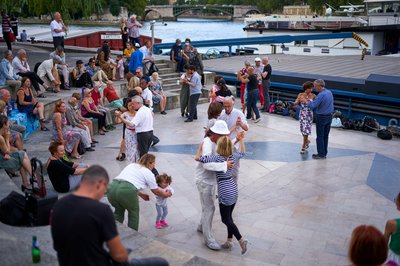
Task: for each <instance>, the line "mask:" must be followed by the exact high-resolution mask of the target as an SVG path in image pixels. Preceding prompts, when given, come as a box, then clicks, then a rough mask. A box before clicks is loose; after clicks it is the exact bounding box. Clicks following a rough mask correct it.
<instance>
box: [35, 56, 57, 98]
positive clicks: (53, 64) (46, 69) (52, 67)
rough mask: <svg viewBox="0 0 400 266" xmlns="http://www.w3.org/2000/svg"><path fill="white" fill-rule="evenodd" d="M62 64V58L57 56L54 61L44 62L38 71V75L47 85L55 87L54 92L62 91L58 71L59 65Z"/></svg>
mask: <svg viewBox="0 0 400 266" xmlns="http://www.w3.org/2000/svg"><path fill="white" fill-rule="evenodd" d="M60 63H61V58H60V57H59V56H56V57H55V58H54V59H48V60H44V61H43V62H42V63H41V64H40V65H39V67H38V70H37V75H38V76H39V77H40V78H41V79H42V80H43V81H44V82H45V83H46V84H47V86H52V85H53V86H54V88H53V91H54V92H59V91H60V84H61V81H60V78H59V76H58V71H57V64H60Z"/></svg>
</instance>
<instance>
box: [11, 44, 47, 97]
mask: <svg viewBox="0 0 400 266" xmlns="http://www.w3.org/2000/svg"><path fill="white" fill-rule="evenodd" d="M12 66H13V67H14V73H15V74H17V75H18V76H20V77H28V78H29V79H30V80H31V82H32V86H33V88H35V91H36V93H37V97H39V98H45V96H44V95H43V93H42V91H41V89H40V86H39V84H40V85H42V86H43V87H44V89H45V90H47V89H48V86H47V85H46V83H44V82H43V80H41V78H40V77H39V76H38V75H37V74H36V73H35V72H33V71H31V68H30V66H29V64H28V58H27V54H26V51H25V50H24V49H19V50H18V54H17V56H16V57H14V59H13V61H12Z"/></svg>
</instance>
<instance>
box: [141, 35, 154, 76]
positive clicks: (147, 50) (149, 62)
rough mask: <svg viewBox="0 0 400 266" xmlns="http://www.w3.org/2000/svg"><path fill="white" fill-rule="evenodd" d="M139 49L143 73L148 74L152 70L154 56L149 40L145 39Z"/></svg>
mask: <svg viewBox="0 0 400 266" xmlns="http://www.w3.org/2000/svg"><path fill="white" fill-rule="evenodd" d="M139 51H141V52H142V54H143V62H142V64H143V70H144V74H145V75H148V76H150V75H151V74H152V73H150V72H154V57H153V49H152V43H151V41H149V40H147V41H145V42H144V45H143V46H142V47H140V49H139Z"/></svg>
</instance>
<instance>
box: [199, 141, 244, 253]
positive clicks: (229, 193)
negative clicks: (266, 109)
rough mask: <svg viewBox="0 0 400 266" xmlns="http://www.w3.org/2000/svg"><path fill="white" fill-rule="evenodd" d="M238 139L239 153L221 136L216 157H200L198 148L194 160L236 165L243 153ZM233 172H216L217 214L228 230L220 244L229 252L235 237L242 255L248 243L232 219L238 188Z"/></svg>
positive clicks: (242, 146) (229, 170) (242, 142)
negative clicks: (223, 241) (218, 213)
mask: <svg viewBox="0 0 400 266" xmlns="http://www.w3.org/2000/svg"><path fill="white" fill-rule="evenodd" d="M238 139H240V152H233V144H232V141H231V140H230V138H229V137H228V136H223V137H220V138H219V139H218V141H217V155H207V156H200V155H201V146H200V148H199V150H198V151H197V154H196V157H195V159H196V160H198V161H200V162H202V163H210V162H224V161H228V160H229V161H233V162H234V164H237V163H238V161H239V159H240V158H242V157H243V155H244V152H245V145H244V139H243V137H239V138H238ZM233 171H234V170H233V168H231V169H228V170H227V171H226V172H225V173H224V172H217V182H218V201H219V212H220V214H221V220H222V222H223V223H224V224H225V225H226V227H227V229H228V238H227V241H226V242H225V243H224V244H222V247H223V248H226V249H229V250H231V249H232V247H233V236H235V238H236V239H237V240H238V241H239V244H240V247H241V249H242V251H241V253H242V255H244V254H246V252H247V244H248V241H247V240H246V239H244V238H243V237H242V235H241V234H240V232H239V229H238V228H237V226H236V225H235V223H234V222H233V218H232V212H233V209H234V208H235V205H236V202H237V198H238V187H237V184H236V182H235V181H234V179H233Z"/></svg>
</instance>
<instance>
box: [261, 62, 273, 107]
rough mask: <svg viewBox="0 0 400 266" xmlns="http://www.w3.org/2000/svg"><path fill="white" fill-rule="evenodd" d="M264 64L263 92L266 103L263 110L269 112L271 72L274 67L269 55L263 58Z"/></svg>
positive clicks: (262, 76)
mask: <svg viewBox="0 0 400 266" xmlns="http://www.w3.org/2000/svg"><path fill="white" fill-rule="evenodd" d="M262 64H263V65H264V69H263V71H262V73H261V84H262V89H263V90H262V93H263V95H264V105H263V108H262V109H261V111H263V112H268V111H269V88H270V87H271V73H272V67H271V65H270V64H269V58H268V57H267V56H265V57H263V58H262Z"/></svg>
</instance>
